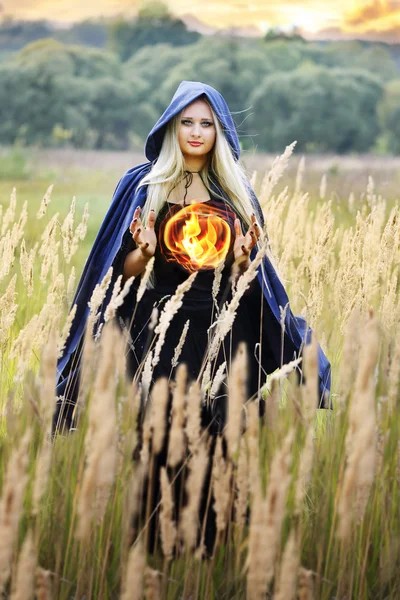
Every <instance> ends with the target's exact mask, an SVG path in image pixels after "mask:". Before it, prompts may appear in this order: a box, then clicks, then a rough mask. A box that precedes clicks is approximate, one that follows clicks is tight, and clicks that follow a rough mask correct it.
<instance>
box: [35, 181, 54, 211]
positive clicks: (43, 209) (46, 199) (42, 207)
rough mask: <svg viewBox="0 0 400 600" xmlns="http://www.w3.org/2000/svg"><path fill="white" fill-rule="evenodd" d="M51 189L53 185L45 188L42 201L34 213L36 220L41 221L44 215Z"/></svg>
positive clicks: (49, 200) (49, 199)
mask: <svg viewBox="0 0 400 600" xmlns="http://www.w3.org/2000/svg"><path fill="white" fill-rule="evenodd" d="M53 188H54V184H51V185H49V187H48V188H47V190H46V193H45V195H44V196H43V200H42V202H41V204H40V207H39V210H38V212H37V213H36V218H37V219H41V218H42V217H44V215H45V214H46V211H47V207H48V205H49V204H50V202H51V192H52V191H53Z"/></svg>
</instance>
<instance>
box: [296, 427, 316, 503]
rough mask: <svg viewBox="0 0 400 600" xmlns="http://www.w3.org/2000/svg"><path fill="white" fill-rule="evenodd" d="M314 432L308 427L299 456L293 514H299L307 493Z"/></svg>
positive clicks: (311, 464) (312, 455)
mask: <svg viewBox="0 0 400 600" xmlns="http://www.w3.org/2000/svg"><path fill="white" fill-rule="evenodd" d="M313 438H314V430H313V428H312V427H309V428H308V430H307V435H306V440H305V442H304V447H303V450H302V451H301V455H300V463H299V469H298V475H297V482H296V495H295V514H300V513H301V510H302V507H303V501H304V497H305V495H306V492H307V486H308V484H309V482H310V479H311V471H312V466H313V459H314V450H315V448H314V439H313Z"/></svg>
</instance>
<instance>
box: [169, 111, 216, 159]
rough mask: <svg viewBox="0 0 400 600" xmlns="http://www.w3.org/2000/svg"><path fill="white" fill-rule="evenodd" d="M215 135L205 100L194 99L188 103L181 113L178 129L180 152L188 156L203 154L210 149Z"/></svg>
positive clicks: (210, 114) (212, 121)
mask: <svg viewBox="0 0 400 600" xmlns="http://www.w3.org/2000/svg"><path fill="white" fill-rule="evenodd" d="M215 136H216V130H215V124H214V119H213V116H212V112H211V110H210V107H209V106H208V104H207V102H205V101H204V100H196V101H195V102H192V104H189V106H187V107H186V108H185V109H184V110H183V112H182V114H181V117H180V124H179V130H178V141H179V146H180V149H181V151H182V154H183V155H184V156H185V157H188V158H189V157H190V158H195V157H200V156H205V155H206V154H208V153H209V152H210V150H212V148H213V146H214V142H215ZM191 142H194V143H193V144H191Z"/></svg>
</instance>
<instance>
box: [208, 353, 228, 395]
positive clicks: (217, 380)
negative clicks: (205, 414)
mask: <svg viewBox="0 0 400 600" xmlns="http://www.w3.org/2000/svg"><path fill="white" fill-rule="evenodd" d="M210 366H211V365H210ZM225 369H226V361H224V362H223V363H222V364H221V365H220V366H219V367H218V369H217V372H216V373H215V377H214V380H213V382H212V386H211V389H210V400H214V398H215V396H216V395H217V393H218V390H219V388H220V386H221V384H222V382H223V381H224V379H225ZM210 374H211V372H210Z"/></svg>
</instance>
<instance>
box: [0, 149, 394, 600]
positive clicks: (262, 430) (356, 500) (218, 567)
mask: <svg viewBox="0 0 400 600" xmlns="http://www.w3.org/2000/svg"><path fill="white" fill-rule="evenodd" d="M292 150H293V146H291V147H288V148H287V149H286V152H285V153H284V155H283V156H282V157H278V158H277V160H276V161H275V163H274V165H273V167H272V170H271V171H270V172H268V173H266V174H265V175H264V174H255V175H254V176H253V178H252V181H253V183H254V185H255V187H256V191H257V192H258V194H259V198H260V202H261V204H262V208H263V211H264V214H265V218H266V233H267V234H268V239H269V243H270V245H271V248H272V252H273V254H274V257H275V261H276V264H277V268H278V270H279V273H280V276H281V278H282V280H283V281H284V283H285V286H286V288H287V290H288V293H289V297H290V298H291V304H292V309H293V311H294V312H295V313H301V314H303V315H304V316H305V317H306V318H307V319H308V321H309V322H310V324H311V325H312V326H313V328H314V330H315V332H316V335H315V337H314V339H313V342H312V344H311V345H310V346H309V347H308V348H307V351H306V352H305V353H304V357H303V363H304V364H303V368H304V372H305V374H306V376H307V379H306V385H304V386H301V387H299V386H298V383H297V378H296V377H295V376H294V373H293V370H294V369H295V367H296V361H295V362H294V363H293V364H290V365H283V366H282V368H281V369H280V370H279V371H277V372H276V373H275V374H274V375H273V376H271V377H269V379H268V381H267V384H266V385H265V386H264V387H263V388H262V389H261V390H260V394H261V395H262V396H263V398H264V399H265V401H266V410H265V415H264V416H263V417H262V418H259V414H258V406H257V403H256V401H254V400H251V401H249V399H248V398H246V395H245V385H244V383H245V380H246V373H247V360H246V349H245V348H243V347H240V348H239V350H238V353H237V354H236V356H232V357H231V358H230V360H228V361H227V363H226V364H225V365H223V366H222V367H221V368H219V369H218V370H217V369H215V368H214V364H213V358H214V357H215V352H216V349H218V344H219V343H220V342H221V340H222V339H223V338H224V337H225V336H226V335H228V333H229V328H227V323H228V322H229V323H234V320H235V312H236V309H237V303H238V302H240V301H241V295H242V294H243V293H245V290H246V287H247V285H248V283H249V282H250V280H251V278H252V277H253V276H254V273H253V272H251V271H250V272H249V274H247V275H246V273H245V274H244V275H243V276H242V279H241V280H240V279H239V280H238V281H236V282H235V295H234V302H233V303H232V304H231V305H227V306H225V307H224V310H223V311H221V314H219V313H218V309H217V307H216V314H215V321H216V325H215V327H213V328H212V329H211V333H212V336H211V337H212V339H211V341H210V349H209V350H210V352H208V354H207V355H206V356H205V360H204V369H203V372H202V373H201V376H200V377H199V381H196V382H190V381H189V380H188V378H187V372H186V369H185V367H184V366H183V365H182V364H179V349H178V351H177V352H176V353H175V363H174V365H172V366H171V377H170V378H169V380H167V379H164V380H160V381H159V382H157V384H156V385H155V386H154V387H153V388H151V387H150V382H151V372H152V369H153V367H154V366H155V365H156V363H157V357H158V352H159V348H160V345H161V344H162V343H163V340H164V337H165V333H166V329H167V328H168V327H169V326H170V323H171V320H172V322H173V314H172V313H173V311H176V310H179V307H180V306H181V302H182V297H183V295H184V293H185V291H186V289H187V288H188V286H186V288H182V289H180V290H177V293H176V295H175V297H173V298H171V300H170V304H169V307H170V310H169V312H165V313H162V314H161V315H158V314H157V313H154V315H153V319H152V323H151V327H152V329H153V331H154V343H153V345H152V346H151V347H150V348H149V352H148V355H147V357H145V359H144V361H143V362H144V364H143V365H142V367H141V369H139V370H138V373H137V376H136V377H135V378H134V380H133V381H127V379H126V369H125V367H126V363H125V342H126V340H125V338H123V337H122V336H121V333H120V331H119V330H118V329H117V328H116V327H115V323H114V321H115V313H116V309H117V308H118V305H119V304H120V302H121V301H122V300H123V297H124V295H125V293H126V292H127V288H124V289H122V290H121V286H120V282H119V283H118V285H117V286H116V288H115V289H114V291H113V299H112V305H111V306H110V307H109V309H108V312H107V322H106V323H105V325H104V327H103V329H102V333H101V336H99V337H98V338H97V339H96V340H93V339H92V337H91V335H88V336H87V338H86V341H85V347H84V351H83V359H82V360H83V367H82V368H83V370H82V383H81V388H80V395H79V403H78V406H77V417H78V423H77V429H76V430H75V431H74V432H73V433H70V434H69V435H59V436H58V437H57V438H56V439H55V442H54V443H51V440H50V436H49V428H50V422H51V412H52V406H53V404H54V380H55V366H56V359H57V356H58V355H59V353H60V352H61V351H62V347H63V344H64V342H65V339H66V337H67V335H68V328H69V321H68V316H67V309H68V307H69V303H70V300H71V295H72V292H73V288H74V285H75V272H74V269H73V266H71V258H72V256H73V255H74V253H75V252H76V248H77V244H78V240H82V239H83V238H84V235H85V230H86V223H87V219H88V211H87V210H85V211H84V214H83V217H82V221H81V223H80V224H78V225H75V221H74V219H75V201H73V203H72V206H71V210H70V213H69V215H67V216H66V217H65V219H64V220H60V219H59V218H58V215H56V216H55V217H53V218H52V219H50V221H49V223H48V224H47V225H46V226H45V228H44V233H43V235H42V238H41V239H40V240H39V239H38V240H35V241H31V242H30V243H28V241H27V240H26V239H25V233H24V232H25V226H26V222H27V207H26V205H24V206H23V207H22V209H21V212H20V214H18V211H17V205H18V203H17V196H16V193H15V192H14V191H13V193H12V195H11V200H10V203H9V204H8V205H6V206H4V208H2V207H1V206H0V209H1V210H0V219H1V220H0V230H1V235H2V237H1V241H0V255H1V263H0V264H1V270H0V285H1V288H0V352H1V361H0V365H1V372H0V385H1V388H0V389H1V392H0V407H1V439H0V444H1V446H0V448H1V463H0V464H1V471H0V473H1V475H0V480H1V487H0V490H1V492H0V587H1V590H2V591H3V593H4V595H5V597H11V598H30V597H34V594H36V597H37V598H48V599H50V598H53V599H55V598H60V599H61V600H63V599H65V600H66V599H69V598H71V597H73V598H79V599H81V598H96V599H101V598H103V599H106V598H119V597H120V598H123V599H124V600H128V598H135V599H136V598H138V599H139V598H168V599H169V598H171V599H172V598H260V599H261V598H267V597H269V598H275V599H276V600H290V599H291V598H293V599H295V598H300V599H302V598H321V599H326V600H328V599H331V598H346V599H349V598H357V599H367V598H368V599H371V598H374V599H375V598H376V599H384V598H385V599H386V598H390V599H395V598H398V597H400V575H399V574H400V499H399V489H400V487H399V486H400V435H399V425H400V423H399V376H400V367H399V361H400V343H399V339H400V327H399V320H400V304H399V288H398V265H399V264H400V226H399V215H398V205H397V204H396V205H395V206H393V207H390V206H388V205H387V202H386V201H385V199H384V198H382V197H381V196H380V195H379V190H375V188H374V182H373V180H372V179H371V178H370V180H369V181H368V185H367V187H366V191H365V193H364V194H362V195H361V197H359V198H357V197H355V195H353V196H351V197H350V198H349V201H347V200H343V201H342V203H341V205H340V207H338V206H337V205H336V206H335V210H333V205H332V202H333V193H332V192H333V191H331V190H329V184H328V183H327V180H326V177H324V178H323V179H322V181H321V185H320V194H319V197H318V198H317V197H313V198H312V197H310V196H309V194H308V193H307V191H306V190H304V189H303V173H304V168H305V165H304V163H300V166H299V170H298V173H297V177H296V180H295V181H294V182H293V189H288V188H286V189H285V190H284V191H283V192H281V193H280V194H279V195H276V196H275V195H274V189H275V186H276V184H277V182H278V181H279V180H280V178H281V176H282V174H283V172H284V170H285V168H286V167H287V164H288V161H289V160H290V155H291V152H292ZM51 193H52V190H51V188H49V189H48V190H47V191H46V194H45V196H44V199H43V202H42V204H41V206H40V208H39V209H37V208H36V209H35V210H36V211H37V215H35V217H36V218H43V217H44V216H45V214H46V209H47V206H48V204H49V202H50V200H51ZM33 212H34V211H33ZM335 215H336V218H335ZM246 277H247V279H246ZM109 280H110V274H108V277H106V279H105V281H104V282H103V285H102V286H99V288H97V289H96V291H95V294H94V295H93V297H92V300H91V316H90V327H89V331H91V330H92V327H93V326H94V324H95V323H96V319H97V316H96V315H97V313H98V309H99V306H100V305H101V303H102V300H103V298H104V294H105V291H106V289H107V286H108V285H109ZM128 285H129V284H128ZM188 285H190V282H189V284H188ZM215 285H216V286H217V285H218V283H217V282H216V284H215ZM43 290H46V299H45V301H44V302H42V303H41V305H40V306H37V304H36V303H32V302H31V300H30V299H31V298H35V295H38V294H39V292H40V293H43ZM214 291H215V290H214ZM284 309H285V307H282V310H284ZM221 316H222V317H223V318H221ZM70 318H71V316H70ZM187 327H189V328H190V323H189V324H188V325H187ZM187 327H185V330H184V332H183V333H182V339H181V342H182V344H183V343H184V336H185V335H186V333H187ZM317 338H318V340H319V341H320V343H321V344H322V346H323V347H324V349H325V351H326V353H327V354H328V356H329V358H330V360H331V362H332V367H333V389H332V400H333V406H334V408H333V410H332V411H317V410H316V399H317V372H316V366H317V364H316V340H317ZM174 366H175V367H176V366H177V368H175V369H174V368H173V367H174ZM224 383H225V384H226V389H227V392H228V419H227V424H226V427H225V429H224V431H223V432H222V435H221V436H218V438H217V439H215V438H213V437H212V436H211V435H210V434H209V432H208V431H207V430H204V429H203V428H202V427H201V418H200V411H201V407H202V403H203V402H218V396H217V391H218V388H219V387H220V385H224ZM140 390H142V391H143V390H144V394H143V393H142V400H143V395H144V399H145V409H144V413H143V406H141V394H140ZM169 395H170V396H171V398H172V407H171V421H170V423H169V425H168V427H166V425H167V423H168V418H167V411H168V410H169V401H168V398H169ZM138 418H139V419H140V420H141V422H142V427H141V431H139V430H138V428H137V419H138ZM135 447H139V448H140V449H141V451H140V452H139V453H137V455H136V454H135V460H132V453H133V449H134V448H135ZM162 452H165V456H166V463H167V464H166V467H165V468H161V469H159V468H157V465H158V464H159V459H160V456H161V454H162ZM155 473H156V474H158V475H159V479H158V480H156V479H155V477H153V478H152V477H151V474H155ZM149 475H150V483H149V478H148V476H149ZM178 481H180V482H181V483H182V486H181V488H180V492H179V494H178V495H177V494H176V490H177V482H178ZM150 489H152V490H156V491H157V490H158V491H159V495H158V496H157V497H158V498H159V502H158V503H156V506H154V503H151V502H149V497H150V493H149V490H150ZM204 499H206V503H205V504H206V507H205V512H206V514H207V513H208V514H209V515H211V516H214V517H215V530H216V531H215V533H216V535H215V547H214V551H213V552H212V553H210V551H209V549H208V548H207V531H208V527H209V522H210V521H207V520H203V521H202V520H201V519H200V515H201V514H202V512H204V506H203V509H201V510H200V509H199V507H200V506H201V504H202V500H204ZM154 511H155V513H156V516H157V521H156V526H155V539H156V544H155V551H154V553H153V554H148V553H147V552H146V543H147V542H148V538H149V536H150V533H149V531H150V522H152V521H151V519H153V518H154V514H153V512H154ZM134 517H135V518H134ZM139 517H140V518H139ZM135 519H136V521H135ZM134 522H140V527H139V528H137V527H134Z"/></svg>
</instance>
